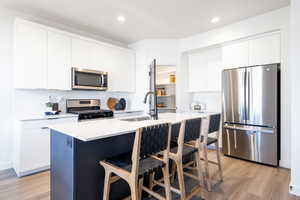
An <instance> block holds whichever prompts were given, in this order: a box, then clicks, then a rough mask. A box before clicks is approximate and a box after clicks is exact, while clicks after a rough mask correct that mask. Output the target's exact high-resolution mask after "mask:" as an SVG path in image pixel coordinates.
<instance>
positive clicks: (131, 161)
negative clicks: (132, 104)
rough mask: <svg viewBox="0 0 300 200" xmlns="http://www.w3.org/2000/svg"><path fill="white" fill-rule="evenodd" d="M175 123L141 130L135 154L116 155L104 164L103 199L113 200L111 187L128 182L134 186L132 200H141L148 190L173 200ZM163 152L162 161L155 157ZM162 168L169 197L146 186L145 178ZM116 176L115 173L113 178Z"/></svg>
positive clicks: (136, 133)
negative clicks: (171, 165)
mask: <svg viewBox="0 0 300 200" xmlns="http://www.w3.org/2000/svg"><path fill="white" fill-rule="evenodd" d="M170 135H171V124H168V123H164V124H159V125H154V126H149V127H144V128H140V129H137V130H136V132H135V140H134V145H133V151H132V154H131V155H130V154H126V155H121V156H116V157H113V158H109V159H106V160H104V161H100V164H101V165H102V166H103V167H104V169H105V181H104V192H103V200H109V190H110V184H112V183H113V182H115V181H116V180H118V179H119V178H122V179H124V180H125V181H126V182H127V183H128V184H129V187H130V190H131V199H132V200H138V199H141V197H142V191H145V192H147V193H149V194H150V195H152V196H153V197H155V198H157V199H159V200H171V192H170V179H169V177H170V175H169V155H168V154H169V150H170ZM159 152H162V155H163V156H162V158H159V157H157V156H155V155H156V154H157V153H159ZM160 168H161V169H162V171H163V177H164V184H163V186H164V188H165V197H163V196H161V195H160V194H158V193H156V192H154V191H153V190H152V189H151V188H148V187H145V186H143V177H144V175H145V174H147V173H151V172H152V171H154V170H156V169H160ZM112 174H115V176H114V177H112Z"/></svg>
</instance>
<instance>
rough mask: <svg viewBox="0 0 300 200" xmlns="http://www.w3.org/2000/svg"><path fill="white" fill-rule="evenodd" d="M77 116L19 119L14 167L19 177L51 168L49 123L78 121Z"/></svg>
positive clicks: (15, 138) (16, 130) (15, 133)
mask: <svg viewBox="0 0 300 200" xmlns="http://www.w3.org/2000/svg"><path fill="white" fill-rule="evenodd" d="M76 121H77V117H70V118H60V119H46V120H32V121H18V122H16V125H15V132H14V148H13V168H14V170H15V172H16V174H17V175H18V176H19V177H22V176H26V175H29V174H33V173H37V172H40V171H44V170H47V169H49V168H50V129H49V128H48V126H49V125H54V124H60V123H68V122H76Z"/></svg>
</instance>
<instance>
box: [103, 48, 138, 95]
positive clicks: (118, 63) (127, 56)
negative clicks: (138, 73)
mask: <svg viewBox="0 0 300 200" xmlns="http://www.w3.org/2000/svg"><path fill="white" fill-rule="evenodd" d="M114 55H115V56H116V58H117V59H115V60H114V67H113V69H112V70H111V71H109V74H108V75H109V76H111V82H109V83H108V84H111V86H109V90H110V91H118V92H134V91H135V54H134V52H133V51H131V50H126V49H117V50H116V51H115V54H114Z"/></svg>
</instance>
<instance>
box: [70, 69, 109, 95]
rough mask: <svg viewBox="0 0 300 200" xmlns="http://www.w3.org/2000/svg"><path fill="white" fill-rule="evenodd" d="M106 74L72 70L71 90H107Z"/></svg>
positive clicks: (86, 70) (95, 71) (88, 70)
mask: <svg viewBox="0 0 300 200" xmlns="http://www.w3.org/2000/svg"><path fill="white" fill-rule="evenodd" d="M107 88H108V83H107V72H102V71H97V70H90V69H81V68H75V67H73V68H72V89H73V90H100V91H104V90H107Z"/></svg>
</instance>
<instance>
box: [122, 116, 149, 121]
mask: <svg viewBox="0 0 300 200" xmlns="http://www.w3.org/2000/svg"><path fill="white" fill-rule="evenodd" d="M120 120H121V121H127V122H139V121H145V120H150V117H134V118H126V119H120Z"/></svg>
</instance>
